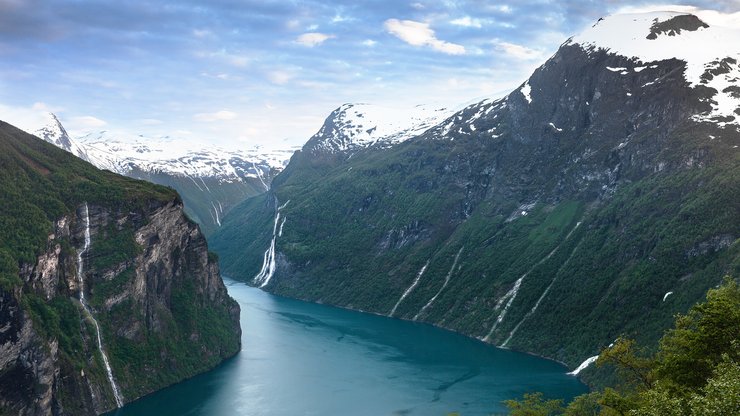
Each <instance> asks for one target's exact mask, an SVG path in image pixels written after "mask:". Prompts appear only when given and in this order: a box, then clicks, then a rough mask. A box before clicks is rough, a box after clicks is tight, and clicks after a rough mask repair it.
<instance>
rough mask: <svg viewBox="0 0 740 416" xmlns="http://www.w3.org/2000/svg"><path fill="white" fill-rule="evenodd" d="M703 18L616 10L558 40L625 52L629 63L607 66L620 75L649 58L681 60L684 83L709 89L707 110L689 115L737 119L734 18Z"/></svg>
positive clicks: (738, 47) (738, 33)
mask: <svg viewBox="0 0 740 416" xmlns="http://www.w3.org/2000/svg"><path fill="white" fill-rule="evenodd" d="M697 14H699V15H701V13H700V12H697ZM705 20H706V19H705ZM705 20H702V19H701V18H699V17H698V16H697V15H694V14H687V13H680V12H670V11H667V12H650V13H637V14H616V15H611V16H607V17H605V18H601V19H599V21H597V22H596V24H594V25H593V26H591V27H590V28H588V29H586V30H585V31H583V32H582V33H580V34H578V35H576V36H574V37H572V38H571V39H569V40H568V41H566V43H565V44H564V45H565V46H568V45H577V46H580V47H582V48H583V49H584V50H586V51H587V52H589V53H596V52H598V51H606V52H608V53H610V54H614V55H619V56H623V57H626V58H630V59H631V60H632V61H633V64H634V65H631V66H629V67H624V68H621V67H620V68H612V69H611V70H613V71H616V72H619V73H620V74H622V75H629V74H630V73H633V72H639V71H642V70H643V69H645V68H646V67H648V66H649V64H651V63H656V62H660V61H668V60H673V59H676V60H679V61H683V62H685V67H684V78H685V79H686V82H687V83H688V84H689V86H690V87H698V86H701V87H708V88H709V89H713V90H714V91H715V92H714V94H713V96H711V98H707V102H708V103H709V104H710V105H711V106H712V111H710V112H708V113H706V114H702V115H698V116H696V117H695V120H697V121H713V122H717V123H718V124H719V125H721V126H724V125H727V124H735V125H740V93H739V91H738V88H737V83H738V81H739V80H740V43H738V42H735V41H734V40H737V39H740V21H737V20H735V21H732V20H729V19H725V20H724V21H721V22H720V23H721V24H714V22H712V21H710V23H712V24H711V25H710V24H707V23H706V22H705ZM658 81H659V80H658V79H656V80H655V82H658Z"/></svg>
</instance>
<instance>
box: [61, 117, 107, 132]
mask: <svg viewBox="0 0 740 416" xmlns="http://www.w3.org/2000/svg"><path fill="white" fill-rule="evenodd" d="M70 121H71V123H70V126H69V127H70V130H78V129H91V128H97V127H103V126H105V125H106V124H108V123H106V122H105V121H103V120H101V119H99V118H97V117H93V116H80V117H72V119H71V120H70Z"/></svg>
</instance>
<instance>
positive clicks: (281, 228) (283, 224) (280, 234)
mask: <svg viewBox="0 0 740 416" xmlns="http://www.w3.org/2000/svg"><path fill="white" fill-rule="evenodd" d="M287 219H288V217H283V222H282V223H280V230H278V237H282V236H283V227H284V226H285V220H287Z"/></svg>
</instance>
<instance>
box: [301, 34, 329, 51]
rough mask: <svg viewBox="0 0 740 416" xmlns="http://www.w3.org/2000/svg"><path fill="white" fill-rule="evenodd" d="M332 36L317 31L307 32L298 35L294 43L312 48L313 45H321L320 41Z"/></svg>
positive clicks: (322, 41)
mask: <svg viewBox="0 0 740 416" xmlns="http://www.w3.org/2000/svg"><path fill="white" fill-rule="evenodd" d="M334 37H335V36H334V35H327V34H324V33H318V32H309V33H304V34H302V35H301V36H298V37H297V38H296V40H295V41H296V43H298V44H301V45H303V46H307V47H309V48H313V47H314V46H318V45H321V44H322V43H324V42H326V41H327V40H329V39H332V38H334Z"/></svg>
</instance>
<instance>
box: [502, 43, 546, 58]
mask: <svg viewBox="0 0 740 416" xmlns="http://www.w3.org/2000/svg"><path fill="white" fill-rule="evenodd" d="M493 43H494V45H495V46H496V49H498V50H500V51H502V52H504V53H505V54H507V55H509V56H511V57H513V58H516V59H519V60H523V61H531V60H539V59H542V58H543V53H542V51H538V50H535V49H531V48H528V47H526V46H522V45H517V44H516V43H511V42H504V41H501V40H494V41H493Z"/></svg>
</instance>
